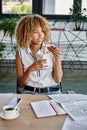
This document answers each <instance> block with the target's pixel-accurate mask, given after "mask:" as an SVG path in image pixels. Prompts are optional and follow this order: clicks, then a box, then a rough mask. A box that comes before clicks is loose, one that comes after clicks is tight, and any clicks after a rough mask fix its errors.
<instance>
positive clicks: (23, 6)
mask: <svg viewBox="0 0 87 130" xmlns="http://www.w3.org/2000/svg"><path fill="white" fill-rule="evenodd" d="M30 13H32V0H2V14H30Z"/></svg>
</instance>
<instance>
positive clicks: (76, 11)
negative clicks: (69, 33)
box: [69, 4, 87, 30]
mask: <svg viewBox="0 0 87 130" xmlns="http://www.w3.org/2000/svg"><path fill="white" fill-rule="evenodd" d="M69 10H70V15H71V16H70V21H72V22H74V23H75V30H81V29H83V28H84V22H87V15H86V13H87V9H86V8H83V9H81V7H80V5H79V4H78V7H77V6H75V5H73V6H72V8H70V9H69Z"/></svg>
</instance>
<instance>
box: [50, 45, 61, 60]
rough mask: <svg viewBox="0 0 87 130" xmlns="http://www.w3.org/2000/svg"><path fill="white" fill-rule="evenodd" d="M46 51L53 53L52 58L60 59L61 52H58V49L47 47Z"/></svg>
mask: <svg viewBox="0 0 87 130" xmlns="http://www.w3.org/2000/svg"><path fill="white" fill-rule="evenodd" d="M48 50H49V51H50V52H52V53H53V55H54V58H58V57H60V52H61V51H60V49H59V48H57V47H54V46H50V47H48Z"/></svg>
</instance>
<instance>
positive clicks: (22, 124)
mask: <svg viewBox="0 0 87 130" xmlns="http://www.w3.org/2000/svg"><path fill="white" fill-rule="evenodd" d="M13 97H21V98H22V99H23V100H22V102H21V103H20V105H19V107H20V116H19V117H18V118H16V119H13V120H4V119H1V118H0V130H61V128H62V125H63V123H64V120H65V118H66V115H62V116H53V117H46V118H36V117H35V115H34V112H33V110H32V108H31V106H30V104H29V103H30V102H31V101H38V100H44V99H49V98H48V97H47V96H46V95H30V94H0V112H1V111H2V107H3V106H4V105H7V103H8V102H9V101H10V100H11V99H12V98H13Z"/></svg>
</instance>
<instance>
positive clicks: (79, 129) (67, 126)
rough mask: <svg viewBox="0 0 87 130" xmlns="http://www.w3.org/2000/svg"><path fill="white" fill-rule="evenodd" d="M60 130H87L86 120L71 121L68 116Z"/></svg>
mask: <svg viewBox="0 0 87 130" xmlns="http://www.w3.org/2000/svg"><path fill="white" fill-rule="evenodd" d="M62 130H87V120H84V121H73V120H72V119H71V118H70V117H69V116H67V117H66V119H65V122H64V124H63V127H62Z"/></svg>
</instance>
